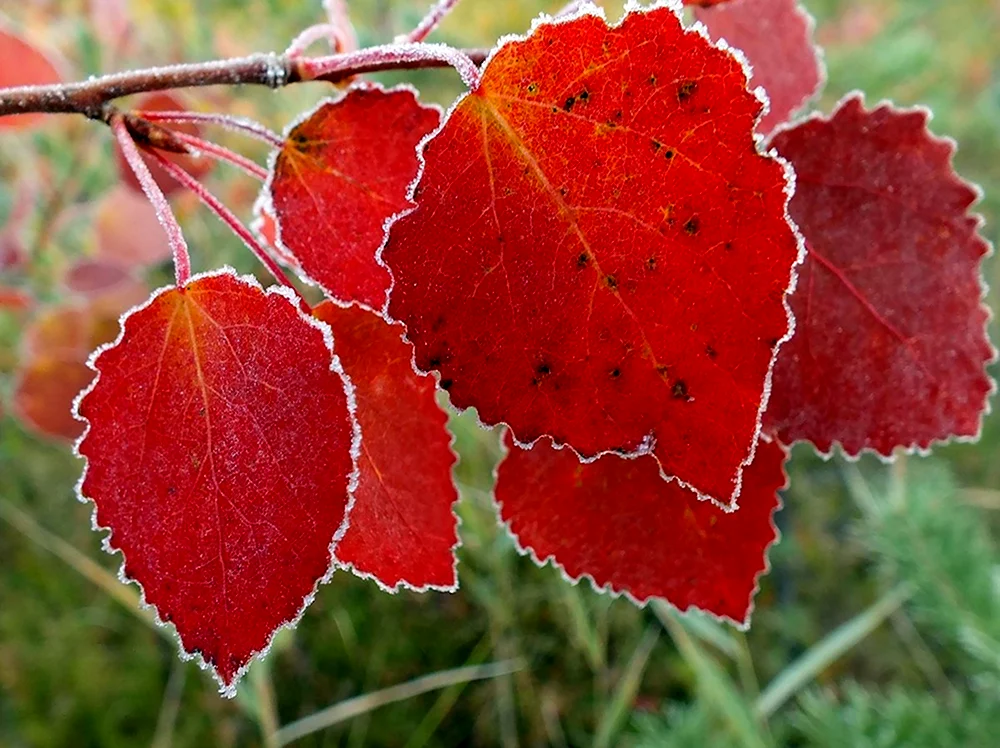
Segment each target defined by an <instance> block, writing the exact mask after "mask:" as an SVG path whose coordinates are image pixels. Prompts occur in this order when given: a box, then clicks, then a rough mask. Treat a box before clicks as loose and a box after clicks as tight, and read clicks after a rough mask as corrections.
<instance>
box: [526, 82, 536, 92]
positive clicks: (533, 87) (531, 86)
mask: <svg viewBox="0 0 1000 748" xmlns="http://www.w3.org/2000/svg"><path fill="white" fill-rule="evenodd" d="M528 93H530V94H533V93H538V84H537V83H529V84H528Z"/></svg>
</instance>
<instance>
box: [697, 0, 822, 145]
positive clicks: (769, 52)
mask: <svg viewBox="0 0 1000 748" xmlns="http://www.w3.org/2000/svg"><path fill="white" fill-rule="evenodd" d="M716 5H718V4H717V3H716ZM695 17H696V18H697V19H698V20H699V21H701V22H702V23H704V24H705V26H707V27H708V31H709V34H710V35H711V37H712V38H713V39H716V40H718V39H725V40H726V41H727V42H728V43H729V44H731V45H732V46H734V47H736V48H738V49H739V50H740V51H742V52H743V54H745V55H746V57H747V60H748V61H749V63H750V65H751V66H752V68H753V75H752V77H751V83H752V84H754V85H758V86H762V87H763V88H764V90H765V91H767V97H768V99H769V100H770V103H771V106H770V109H769V110H768V112H767V114H765V115H764V116H763V117H762V118H761V121H760V123H759V124H758V125H757V129H758V130H759V131H760V132H762V133H768V132H771V130H773V129H774V128H775V127H777V126H778V125H780V124H781V123H782V122H786V121H787V120H788V119H789V118H790V117H791V116H792V115H793V114H794V113H795V112H797V111H798V110H799V109H800V108H801V107H802V105H803V104H805V103H806V102H807V101H808V100H809V99H810V98H812V97H813V95H815V94H816V92H817V91H818V90H819V88H820V86H821V85H822V83H823V63H822V62H821V61H820V58H819V49H818V48H817V47H816V45H815V44H813V41H812V35H813V27H814V26H815V23H814V22H813V19H812V17H811V16H810V15H809V14H808V13H807V12H806V10H805V9H804V8H803V7H802V6H801V5H800V3H799V0H733V2H729V3H726V4H725V6H723V7H714V8H711V9H706V10H699V11H697V13H696V16H695Z"/></svg>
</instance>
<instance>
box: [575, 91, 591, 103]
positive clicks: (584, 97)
mask: <svg viewBox="0 0 1000 748" xmlns="http://www.w3.org/2000/svg"><path fill="white" fill-rule="evenodd" d="M577 98H579V99H580V101H587V100H588V99H590V91H587V90H583V91H581V92H580V95H579V96H578V97H577Z"/></svg>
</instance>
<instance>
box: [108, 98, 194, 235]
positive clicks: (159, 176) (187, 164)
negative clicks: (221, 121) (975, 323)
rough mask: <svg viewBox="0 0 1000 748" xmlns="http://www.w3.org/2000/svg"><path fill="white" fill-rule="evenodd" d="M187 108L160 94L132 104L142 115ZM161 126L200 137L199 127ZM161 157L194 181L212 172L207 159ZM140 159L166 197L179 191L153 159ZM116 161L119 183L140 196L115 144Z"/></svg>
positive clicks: (187, 124) (178, 100)
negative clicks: (188, 174)
mask: <svg viewBox="0 0 1000 748" xmlns="http://www.w3.org/2000/svg"><path fill="white" fill-rule="evenodd" d="M187 108H188V107H187V106H186V105H185V103H184V101H183V99H181V98H180V97H179V96H177V95H176V94H173V93H166V92H163V91H156V92H153V93H148V94H143V95H142V96H140V97H139V98H137V99H136V100H135V101H134V102H133V103H132V109H135V110H137V111H143V112H176V111H182V110H186V109H187ZM158 124H159V123H158ZM160 126H161V127H169V129H171V130H176V131H178V132H183V133H187V134H188V135H197V136H200V135H201V128H200V127H198V125H195V124H192V123H190V122H177V123H173V122H172V123H170V125H169V126H167V125H162V124H161V125H160ZM163 155H164V156H166V157H167V158H168V159H170V160H171V161H173V162H174V163H175V164H177V165H178V166H180V167H181V168H182V169H184V170H185V171H187V172H190V173H191V175H192V176H194V177H195V178H197V179H201V178H202V177H204V176H205V175H206V174H208V173H209V172H210V171H211V170H212V166H213V163H212V160H211V159H208V158H202V157H200V156H192V155H186V154H183V153H167V152H164V153H163ZM142 158H143V159H144V160H145V162H146V166H148V167H149V170H150V171H151V172H152V173H153V179H155V180H156V184H157V185H159V187H160V189H161V190H163V192H164V193H165V194H167V195H170V194H172V193H174V192H177V191H178V190H180V189H181V186H180V185H179V184H178V183H177V181H176V180H174V178H173V177H171V176H170V175H169V174H167V172H165V171H164V170H163V169H162V168H160V165H159V164H158V163H156V161H155V160H154V159H152V158H150V157H149V156H147V155H145V154H143V155H142ZM115 159H116V161H117V163H118V174H119V175H120V176H121V179H122V182H123V183H124V184H126V185H128V187H129V188H131V189H132V191H133V192H136V193H138V194H139V195H142V194H143V192H142V187H141V185H140V184H139V180H138V179H136V177H135V174H133V173H132V168H131V167H130V166H129V165H128V162H127V161H126V160H125V155H124V154H123V153H122V152H121V148H119V147H118V146H117V144H116V145H115ZM161 233H162V232H161Z"/></svg>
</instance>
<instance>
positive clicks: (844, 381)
mask: <svg viewBox="0 0 1000 748" xmlns="http://www.w3.org/2000/svg"><path fill="white" fill-rule="evenodd" d="M927 117H928V114H927V112H926V111H923V110H899V109H895V108H893V107H892V106H891V105H888V104H882V105H879V106H878V107H876V108H875V109H874V110H871V111H868V110H866V109H865V107H864V102H863V101H862V99H861V98H860V96H856V95H855V96H852V97H850V98H848V99H847V100H846V101H845V102H843V103H842V104H841V105H840V106H839V107H838V108H837V110H836V111H835V112H834V113H833V115H832V116H831V117H830V118H829V119H820V118H814V119H811V120H808V121H806V122H804V123H802V124H801V125H798V126H797V127H794V128H792V129H790V130H786V131H784V132H779V133H778V134H777V135H776V136H775V138H774V140H773V145H774V146H775V147H776V148H777V149H778V151H779V152H780V153H781V155H782V156H784V157H785V158H787V159H789V160H790V161H791V162H792V164H793V165H794V166H795V171H796V173H797V175H798V179H797V185H798V186H797V189H796V192H795V197H794V198H793V200H792V203H791V206H790V210H791V215H792V217H793V218H794V219H795V221H796V223H798V225H799V227H800V228H801V230H802V233H803V235H804V236H805V238H806V243H807V245H808V247H809V253H808V256H807V258H806V262H805V264H804V266H803V268H802V272H801V274H800V277H799V284H798V289H797V290H796V292H795V294H794V296H793V297H792V299H791V301H792V306H793V309H794V311H795V317H796V330H795V335H794V337H793V338H792V340H791V341H789V342H788V343H787V344H786V345H785V346H784V347H783V348H782V350H781V355H780V356H779V358H778V363H777V365H776V367H775V372H774V388H773V393H772V397H771V404H770V407H769V409H768V412H767V414H766V427H767V428H768V429H769V430H771V431H773V432H775V433H776V434H777V435H778V437H779V438H780V439H781V440H782V441H784V442H793V441H796V440H798V439H807V440H809V441H811V442H813V444H815V445H816V447H817V448H818V449H819V450H820V451H822V452H827V451H829V450H830V448H831V447H832V445H833V444H834V443H835V442H838V443H840V444H841V445H842V447H843V448H844V451H845V452H846V453H847V454H849V455H856V454H858V453H859V452H860V451H861V450H862V449H866V448H867V449H872V450H875V451H876V452H878V453H880V454H882V455H889V454H891V453H892V451H893V449H894V448H895V447H919V448H921V449H925V448H927V447H928V446H930V444H931V443H932V442H934V441H935V440H939V439H946V438H948V437H949V436H952V435H957V436H962V437H973V436H975V435H976V434H978V432H979V424H980V420H981V417H982V415H983V412H984V410H985V408H986V401H987V397H988V396H989V394H990V392H991V391H992V387H993V383H992V381H991V380H990V378H989V377H988V376H987V375H986V371H985V368H984V364H985V363H986V362H988V361H990V360H991V359H992V358H993V349H992V347H991V346H990V343H989V340H988V339H987V337H986V330H985V324H986V320H987V318H988V311H987V309H986V308H985V307H984V306H983V304H982V301H981V296H982V289H981V285H980V261H981V259H982V258H983V256H984V255H986V254H987V252H988V251H989V245H988V244H987V242H986V241H985V240H984V239H983V238H982V236H980V234H979V233H978V229H979V225H980V219H979V218H978V217H977V216H975V215H970V213H969V207H970V206H971V205H972V204H973V203H974V202H975V201H976V200H977V198H978V192H977V190H976V189H975V188H974V187H972V186H971V185H969V184H968V183H967V182H964V181H962V180H961V179H960V178H959V177H958V176H957V175H956V174H955V172H954V171H953V169H952V166H951V156H952V152H953V150H954V145H953V144H952V143H951V142H950V141H945V140H940V139H938V138H935V137H933V136H932V135H931V134H930V133H929V132H928V130H927Z"/></svg>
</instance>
